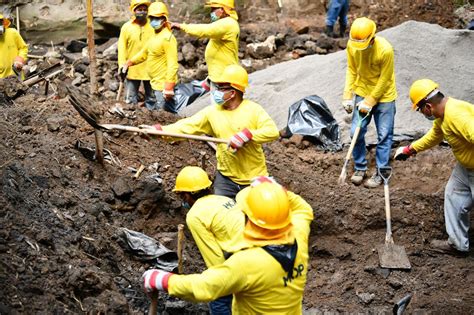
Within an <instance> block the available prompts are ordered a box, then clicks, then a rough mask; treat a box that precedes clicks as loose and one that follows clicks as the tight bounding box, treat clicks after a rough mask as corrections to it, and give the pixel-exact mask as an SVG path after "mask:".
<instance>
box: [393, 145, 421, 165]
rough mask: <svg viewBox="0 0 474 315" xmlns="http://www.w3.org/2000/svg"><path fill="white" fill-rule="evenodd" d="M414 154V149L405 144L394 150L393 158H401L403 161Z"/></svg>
mask: <svg viewBox="0 0 474 315" xmlns="http://www.w3.org/2000/svg"><path fill="white" fill-rule="evenodd" d="M414 154H416V151H415V149H413V148H412V147H411V144H410V145H407V146H405V147H399V148H398V149H397V151H395V156H394V158H395V160H402V161H405V160H406V159H408V158H409V157H410V156H412V155H414Z"/></svg>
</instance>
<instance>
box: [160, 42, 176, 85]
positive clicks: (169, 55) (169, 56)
mask: <svg viewBox="0 0 474 315" xmlns="http://www.w3.org/2000/svg"><path fill="white" fill-rule="evenodd" d="M165 42H166V44H165V45H164V50H165V54H166V64H167V70H166V78H165V84H166V83H174V81H175V78H176V75H177V73H178V68H179V65H178V43H177V42H176V38H175V37H174V36H171V39H170V40H169V41H165Z"/></svg>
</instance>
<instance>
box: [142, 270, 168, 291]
mask: <svg viewBox="0 0 474 315" xmlns="http://www.w3.org/2000/svg"><path fill="white" fill-rule="evenodd" d="M172 275H174V273H171V272H167V271H163V270H159V269H150V270H147V271H145V272H144V273H143V276H142V279H143V288H144V289H145V292H147V293H150V292H153V291H157V290H160V291H166V292H168V281H169V278H170V277H171V276H172Z"/></svg>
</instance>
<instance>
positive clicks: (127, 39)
mask: <svg viewBox="0 0 474 315" xmlns="http://www.w3.org/2000/svg"><path fill="white" fill-rule="evenodd" d="M150 4H151V1H150V0H132V1H131V3H130V11H131V12H132V14H133V17H132V18H131V20H130V21H128V22H126V23H125V24H124V25H123V26H122V28H121V30H120V37H119V40H118V66H119V76H120V77H121V78H123V77H126V79H127V80H126V89H125V101H126V102H127V104H138V90H139V88H140V83H141V82H143V87H144V89H145V106H146V107H147V108H150V109H153V108H154V107H155V96H154V94H153V90H152V89H151V86H150V76H149V75H148V71H147V63H146V62H143V63H141V64H139V65H136V66H132V67H128V66H127V60H129V59H130V58H132V57H133V56H135V55H136V54H137V53H139V52H140V50H142V49H143V47H145V44H146V43H147V42H148V40H149V39H150V38H151V37H152V36H153V34H155V30H154V29H153V27H151V25H150V21H149V19H148V7H149V6H150Z"/></svg>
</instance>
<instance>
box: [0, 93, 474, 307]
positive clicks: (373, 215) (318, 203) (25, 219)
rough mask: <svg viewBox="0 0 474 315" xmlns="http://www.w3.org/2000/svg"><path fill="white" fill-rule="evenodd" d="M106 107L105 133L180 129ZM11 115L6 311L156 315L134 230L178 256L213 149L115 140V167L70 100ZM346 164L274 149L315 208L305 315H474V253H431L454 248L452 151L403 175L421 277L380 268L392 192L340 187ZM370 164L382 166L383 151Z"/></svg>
mask: <svg viewBox="0 0 474 315" xmlns="http://www.w3.org/2000/svg"><path fill="white" fill-rule="evenodd" d="M95 104H96V106H97V108H98V109H99V110H101V111H102V112H104V115H103V117H102V122H111V123H120V124H129V125H139V124H153V123H156V122H160V123H162V124H167V123H171V122H173V121H175V120H176V119H177V118H176V117H175V116H173V115H172V114H168V113H165V112H158V113H157V112H154V113H151V112H148V111H147V110H146V109H145V108H143V107H136V108H134V107H127V106H125V105H123V106H124V108H125V113H126V114H128V116H129V117H133V116H135V118H134V119H132V118H118V117H117V116H115V115H113V114H110V113H109V111H108V109H109V108H111V107H113V106H114V102H102V103H101V102H96V103H95ZM0 112H1V115H0V120H1V123H0V140H1V141H0V145H1V150H0V174H1V177H0V184H1V194H0V283H2V290H1V291H0V313H1V314H73V313H74V314H78V313H91V314H97V313H107V314H127V313H129V314H143V313H144V312H147V310H148V307H149V299H148V297H147V296H146V295H145V294H144V293H143V292H142V288H141V281H140V276H141V274H142V273H143V271H144V270H145V269H146V268H148V267H150V266H151V264H150V263H146V262H142V261H139V260H138V259H136V258H135V257H134V256H133V255H132V254H131V253H130V252H128V251H126V250H124V249H123V247H122V246H121V244H122V243H123V241H122V240H121V237H120V235H119V234H120V233H119V232H120V228H124V227H125V228H128V229H131V230H136V231H140V232H143V233H145V234H147V235H149V236H151V237H154V238H155V239H157V240H159V241H160V242H161V243H162V244H163V245H165V246H167V247H168V248H170V249H173V250H175V249H176V241H177V235H176V234H177V225H178V224H180V223H185V215H186V213H185V211H184V210H181V209H180V202H179V201H178V200H177V197H176V196H175V195H174V194H173V193H172V191H171V189H172V186H173V184H174V179H175V176H176V174H177V173H178V171H179V170H180V169H181V168H182V167H183V166H185V165H198V166H202V167H204V168H205V169H206V170H207V171H208V172H209V173H210V174H213V173H214V171H215V163H216V161H215V157H214V152H213V149H212V148H210V147H209V146H208V145H207V144H206V143H202V142H195V141H193V142H188V141H183V142H177V143H167V142H164V141H162V140H157V139H144V138H142V137H140V136H138V135H136V134H132V133H119V132H108V133H106V134H105V135H104V138H105V141H104V143H105V148H106V149H108V150H109V151H110V152H111V153H112V155H113V157H114V158H113V162H112V163H106V166H105V167H102V166H100V165H99V164H98V163H97V162H95V161H91V160H89V159H88V158H87V156H90V155H88V154H85V155H83V154H82V153H81V151H79V150H78V149H76V147H77V146H76V144H77V142H78V141H80V144H81V147H92V148H93V147H94V146H95V142H94V134H93V129H92V127H90V126H89V125H88V124H87V123H86V122H85V121H84V120H83V119H82V117H81V116H79V114H78V113H77V112H76V111H75V110H74V108H73V107H72V106H71V105H70V104H69V103H68V101H67V100H66V99H64V98H62V99H48V100H44V98H39V97H38V96H35V95H26V96H24V97H21V98H19V99H17V100H16V101H15V102H14V103H13V104H12V105H7V104H2V106H0ZM82 152H84V150H83V151H82ZM346 152H347V147H346V148H345V149H344V150H343V151H342V152H338V153H330V152H324V151H321V150H319V149H318V148H317V147H316V146H312V145H311V146H309V147H306V148H304V149H303V148H302V147H301V146H300V145H298V146H296V145H295V144H293V143H292V142H291V141H290V142H288V141H275V142H274V143H271V144H268V145H266V146H265V153H266V156H267V163H268V168H269V171H270V173H271V175H273V176H274V177H275V178H276V179H277V180H278V181H280V182H281V183H282V184H284V185H285V186H287V187H288V188H289V189H290V190H292V191H294V192H296V193H298V194H301V195H302V196H303V197H304V198H305V199H306V200H307V201H308V202H309V203H310V204H311V205H312V207H313V209H314V215H315V219H314V222H313V224H312V231H311V238H310V244H309V248H310V262H309V270H308V279H307V285H306V290H305V295H304V303H303V304H304V309H305V313H306V314H322V313H327V314H329V313H330V314H339V313H362V314H364V313H365V314H369V313H370V314H390V313H391V312H392V311H391V310H392V307H393V304H394V303H396V302H397V301H399V300H400V299H401V298H403V297H404V296H406V295H408V294H412V295H413V298H412V301H411V303H410V304H409V306H408V312H409V313H416V314H472V313H473V312H474V297H473V295H472V288H473V286H472V283H474V275H473V273H472V270H473V266H474V254H473V253H472V252H471V253H470V254H469V256H468V257H467V258H458V257H453V256H448V255H443V254H438V253H435V252H433V251H431V250H430V247H429V242H430V240H432V239H444V238H446V237H447V236H446V234H445V232H444V217H443V199H444V196H443V193H444V186H445V184H446V182H447V180H448V178H449V175H450V172H451V169H452V167H453V165H454V163H455V161H454V158H453V156H452V153H451V151H450V149H449V148H448V147H445V146H440V147H437V148H434V149H433V150H431V151H429V152H425V153H423V154H419V155H418V156H417V157H415V158H413V159H411V160H409V161H406V162H399V161H394V162H393V163H392V165H393V167H394V171H393V173H394V175H393V178H392V180H391V185H390V192H391V207H392V214H393V222H392V223H393V233H394V239H395V243H396V244H398V245H403V246H405V248H406V251H407V253H408V257H409V259H410V261H411V264H412V266H413V268H412V270H411V271H392V272H389V271H388V270H387V269H382V268H380V267H379V265H378V256H377V252H376V250H375V248H376V246H377V245H380V244H383V242H384V237H385V219H384V218H385V217H384V197H383V189H382V188H378V189H374V190H368V189H366V188H364V187H354V186H352V185H349V184H348V185H345V186H339V185H338V184H337V178H338V177H339V174H340V171H341V167H342V164H343V163H342V162H343V159H344V156H345V154H346ZM369 155H370V158H371V160H373V159H374V152H373V149H372V150H371V152H370V154H369ZM140 164H143V165H145V166H146V169H145V171H144V172H143V173H142V174H141V175H140V177H139V178H138V179H134V178H133V175H134V173H133V172H132V170H131V168H133V169H137V168H138V167H139V166H140ZM371 168H372V169H373V165H371ZM151 175H152V177H149V176H151ZM158 175H159V177H160V178H161V179H162V181H158V180H156V178H157V177H158ZM185 235H186V244H185V249H184V258H185V261H184V273H193V272H199V271H202V270H203V269H204V263H203V261H202V259H201V257H200V254H199V252H198V250H197V248H196V246H195V244H194V242H193V240H192V237H191V235H190V233H189V231H185ZM159 310H160V313H161V312H162V311H164V310H165V311H166V314H201V313H206V311H207V306H206V305H205V304H191V303H187V302H183V301H181V300H179V299H174V298H169V297H167V296H166V295H165V294H161V295H160V302H159Z"/></svg>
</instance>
